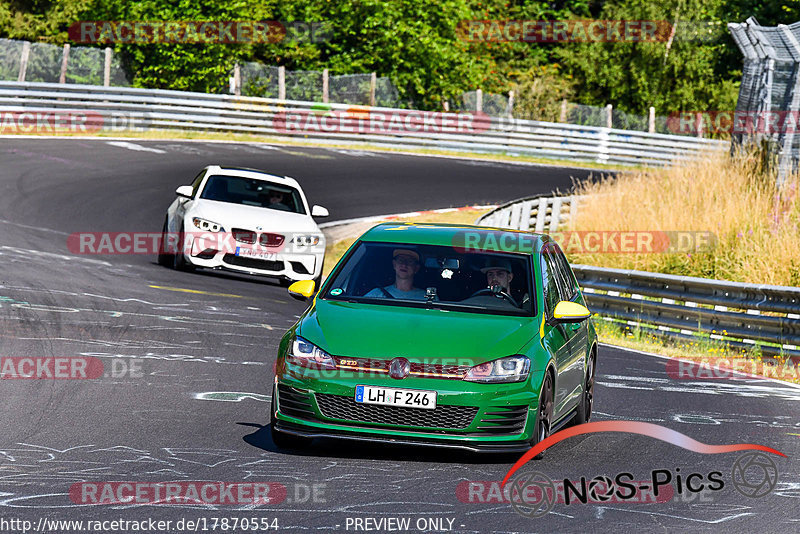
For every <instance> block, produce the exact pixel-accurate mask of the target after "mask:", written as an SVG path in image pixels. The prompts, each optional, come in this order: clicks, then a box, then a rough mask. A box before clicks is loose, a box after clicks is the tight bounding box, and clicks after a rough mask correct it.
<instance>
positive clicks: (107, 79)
mask: <svg viewBox="0 0 800 534" xmlns="http://www.w3.org/2000/svg"><path fill="white" fill-rule="evenodd" d="M113 53H114V52H113V51H112V50H111V48H110V47H108V46H107V47H106V57H105V61H104V62H103V86H104V87H108V86H110V85H111V57H112V55H113Z"/></svg>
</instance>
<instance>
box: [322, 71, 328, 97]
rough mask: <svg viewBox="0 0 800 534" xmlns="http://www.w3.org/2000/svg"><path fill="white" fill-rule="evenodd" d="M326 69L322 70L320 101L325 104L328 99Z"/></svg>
mask: <svg viewBox="0 0 800 534" xmlns="http://www.w3.org/2000/svg"><path fill="white" fill-rule="evenodd" d="M329 92H330V89H329V86H328V69H322V101H323V102H324V103H325V104H327V103H328V99H329Z"/></svg>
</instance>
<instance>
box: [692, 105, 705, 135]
mask: <svg viewBox="0 0 800 534" xmlns="http://www.w3.org/2000/svg"><path fill="white" fill-rule="evenodd" d="M694 125H695V130H697V138H698V139H702V138H703V114H702V113H700V112H699V111H698V112H697V114H696V115H695V119H694Z"/></svg>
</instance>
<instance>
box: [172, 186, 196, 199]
mask: <svg viewBox="0 0 800 534" xmlns="http://www.w3.org/2000/svg"><path fill="white" fill-rule="evenodd" d="M175 194H176V195H178V196H179V197H184V198H192V186H191V185H182V186H180V187H179V188H178V189H176V190H175Z"/></svg>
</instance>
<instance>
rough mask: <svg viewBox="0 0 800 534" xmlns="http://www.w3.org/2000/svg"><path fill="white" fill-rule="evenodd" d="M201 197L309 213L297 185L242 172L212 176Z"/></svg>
mask: <svg viewBox="0 0 800 534" xmlns="http://www.w3.org/2000/svg"><path fill="white" fill-rule="evenodd" d="M200 198H202V199H205V200H216V201H217V202H229V203H231V204H244V205H245V206H255V207H257V208H268V209H273V210H279V211H288V212H291V213H300V214H303V215H304V214H305V213H306V210H305V207H304V206H303V199H302V197H301V196H300V192H299V191H298V190H297V189H295V188H293V187H289V186H286V185H281V184H276V183H274V182H267V181H264V180H256V179H254V178H243V177H241V176H225V175H215V176H210V177H209V178H208V181H207V182H206V186H205V187H204V188H203V192H202V193H201V194H200Z"/></svg>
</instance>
